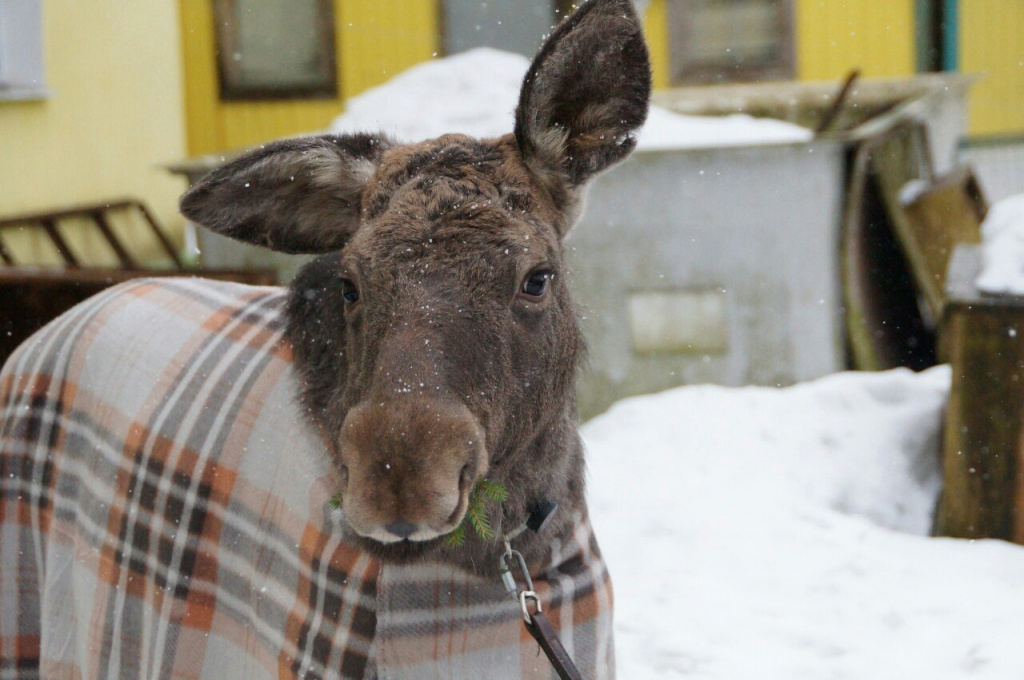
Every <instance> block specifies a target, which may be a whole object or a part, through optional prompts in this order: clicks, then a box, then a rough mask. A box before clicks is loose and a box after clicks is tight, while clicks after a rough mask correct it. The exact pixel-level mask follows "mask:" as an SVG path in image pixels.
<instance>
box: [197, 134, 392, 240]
mask: <svg viewBox="0 0 1024 680" xmlns="http://www.w3.org/2000/svg"><path fill="white" fill-rule="evenodd" d="M389 146H390V143H389V142H388V140H387V139H386V138H384V137H382V136H380V135H369V134H355V135H321V136H317V137H297V138H294V139H285V140H281V141H279V142H274V143H272V144H267V145H265V146H263V147H260V148H258V149H256V150H253V151H250V152H248V153H246V154H243V155H242V156H240V157H238V158H236V159H235V160H233V161H231V162H230V163H228V164H227V165H225V166H223V167H221V168H218V169H217V170H214V171H213V172H211V173H210V174H209V175H207V176H205V177H203V178H202V179H201V180H199V182H197V183H196V184H195V186H193V187H192V188H191V189H189V190H188V192H186V193H185V195H184V196H182V198H181V206H180V207H181V213H182V214H183V215H184V216H185V217H187V218H188V219H190V220H192V221H193V222H195V223H196V224H201V225H202V226H204V227H206V228H207V229H210V230H211V231H215V232H217V233H218V234H223V235H225V236H230V237H231V238H234V239H238V240H239V241H245V242H247V243H253V244H255V245H260V246H265V247H267V248H270V249H272V250H278V251H281V252H285V253H326V252H331V251H334V250H340V249H341V248H343V247H344V246H345V244H346V243H347V242H348V240H349V239H350V238H351V237H352V235H353V234H354V233H355V232H356V230H357V229H358V228H359V225H360V207H361V204H362V197H363V192H364V190H365V189H366V186H367V184H368V183H369V181H370V178H371V177H373V174H374V173H375V172H376V170H377V164H378V163H379V161H380V158H381V156H382V155H383V153H384V151H385V150H386V149H387V148H388V147H389Z"/></svg>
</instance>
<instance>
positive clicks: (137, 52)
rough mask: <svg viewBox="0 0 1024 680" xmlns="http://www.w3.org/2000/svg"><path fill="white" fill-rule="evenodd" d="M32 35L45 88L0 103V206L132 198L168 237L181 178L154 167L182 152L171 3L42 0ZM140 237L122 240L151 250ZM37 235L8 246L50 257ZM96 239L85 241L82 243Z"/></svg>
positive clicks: (175, 228) (175, 220)
mask: <svg viewBox="0 0 1024 680" xmlns="http://www.w3.org/2000/svg"><path fill="white" fill-rule="evenodd" d="M43 40H44V50H45V59H46V78H47V88H48V90H49V92H50V96H49V97H48V98H46V99H44V100H42V101H32V102H5V101H0V215H2V216H8V215H15V214H20V213H24V212H31V211H38V210H47V209H51V208H55V207H58V206H66V205H73V204H80V203H89V202H97V201H102V200H105V199H111V198H117V197H122V196H132V197H137V198H140V199H142V200H143V201H144V202H146V203H147V204H149V205H150V206H151V207H152V208H153V210H154V212H155V213H156V215H157V217H158V219H160V220H161V222H163V223H164V224H165V225H166V226H167V227H169V228H170V230H171V231H172V233H173V235H175V236H176V237H180V231H181V225H182V223H183V222H182V220H181V219H180V218H179V217H178V213H177V207H176V206H177V198H178V196H179V194H180V193H181V192H182V191H183V190H184V188H185V184H184V182H183V180H182V179H180V178H177V177H174V176H172V175H171V174H169V173H168V172H167V171H165V170H163V169H161V168H160V167H159V165H160V164H162V163H168V162H171V161H174V160H176V159H178V158H181V157H182V156H183V155H184V153H185V141H184V140H185V121H184V111H183V100H182V94H183V89H182V74H181V38H180V34H179V32H178V21H177V14H176V11H175V7H174V5H173V3H170V2H126V1H125V0H89V2H82V1H81V0H46V2H44V3H43ZM135 236H138V238H135ZM143 236H144V235H143V234H142V233H141V232H139V233H138V234H133V235H132V237H131V238H129V241H130V245H134V246H136V248H137V250H136V251H135V252H139V253H140V254H141V255H144V256H145V255H151V254H154V253H155V252H156V249H155V248H154V247H153V244H154V242H153V241H152V240H151V239H146V238H143ZM4 238H5V240H7V241H10V237H9V235H8V234H5V235H4ZM43 243H44V242H43V241H42V240H41V239H38V238H31V239H27V240H26V239H20V240H19V239H15V241H14V242H13V243H12V244H11V245H12V249H13V250H15V252H16V253H17V254H21V255H23V256H27V257H31V258H37V259H38V260H39V261H40V263H44V264H45V263H54V262H56V261H57V260H56V259H55V257H54V254H53V251H52V249H50V248H47V247H44V245H43ZM97 243H98V240H87V242H86V243H85V244H84V246H85V249H86V250H87V251H89V250H92V249H94V247H95V244H97ZM73 245H74V239H73ZM103 252H104V254H105V253H106V251H105V249H104V251H103ZM84 254H85V255H86V256H88V255H89V252H86V253H84ZM108 262H110V263H113V262H116V260H115V259H114V258H113V257H112V256H111V257H110V258H108Z"/></svg>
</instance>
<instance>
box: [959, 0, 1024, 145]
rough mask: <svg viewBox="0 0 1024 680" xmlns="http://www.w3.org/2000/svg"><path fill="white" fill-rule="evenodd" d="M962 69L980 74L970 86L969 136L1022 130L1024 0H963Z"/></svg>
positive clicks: (1023, 125) (960, 8)
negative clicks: (979, 78) (979, 77)
mask: <svg viewBox="0 0 1024 680" xmlns="http://www.w3.org/2000/svg"><path fill="white" fill-rule="evenodd" d="M959 11H960V26H959V27H960V32H959V36H958V43H959V45H958V49H959V57H960V64H959V67H960V70H961V71H963V72H964V73H978V74H981V75H982V76H983V78H982V80H980V81H979V82H978V83H976V84H975V85H974V86H973V87H972V88H971V95H970V100H969V108H968V111H969V115H970V133H971V134H972V135H992V134H1021V133H1024V2H1022V1H1021V0H961V2H960V7H959Z"/></svg>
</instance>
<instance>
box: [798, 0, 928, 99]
mask: <svg viewBox="0 0 1024 680" xmlns="http://www.w3.org/2000/svg"><path fill="white" fill-rule="evenodd" d="M794 12H795V15H796V16H795V21H796V55H797V58H796V63H797V78H798V79H800V80H837V79H839V78H842V77H843V76H845V75H846V74H847V73H849V72H850V70H852V69H854V68H859V69H860V72H861V75H862V76H864V77H874V76H904V75H912V74H913V73H914V72H915V70H916V55H915V49H914V44H915V42H914V0H848V1H845V2H837V1H836V0H795V2H794Z"/></svg>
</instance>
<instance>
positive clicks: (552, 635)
mask: <svg viewBox="0 0 1024 680" xmlns="http://www.w3.org/2000/svg"><path fill="white" fill-rule="evenodd" d="M523 623H524V625H525V626H526V630H528V631H530V635H532V636H533V637H534V639H535V640H536V641H537V642H538V644H540V648H541V649H543V650H544V654H545V655H546V656H547V657H548V661H550V662H551V665H552V666H554V668H555V672H556V673H558V677H559V678H561V680H583V676H582V675H580V672H579V670H578V669H577V668H576V664H574V663H573V662H572V659H571V658H570V657H569V653H568V652H566V651H565V647H563V646H562V641H561V640H560V639H558V632H557V631H556V630H555V628H554V626H552V625H551V622H550V621H548V617H546V616H544V614H543V613H541V612H535V613H533V614H531V615H530V623H526V622H525V621H524V622H523Z"/></svg>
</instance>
